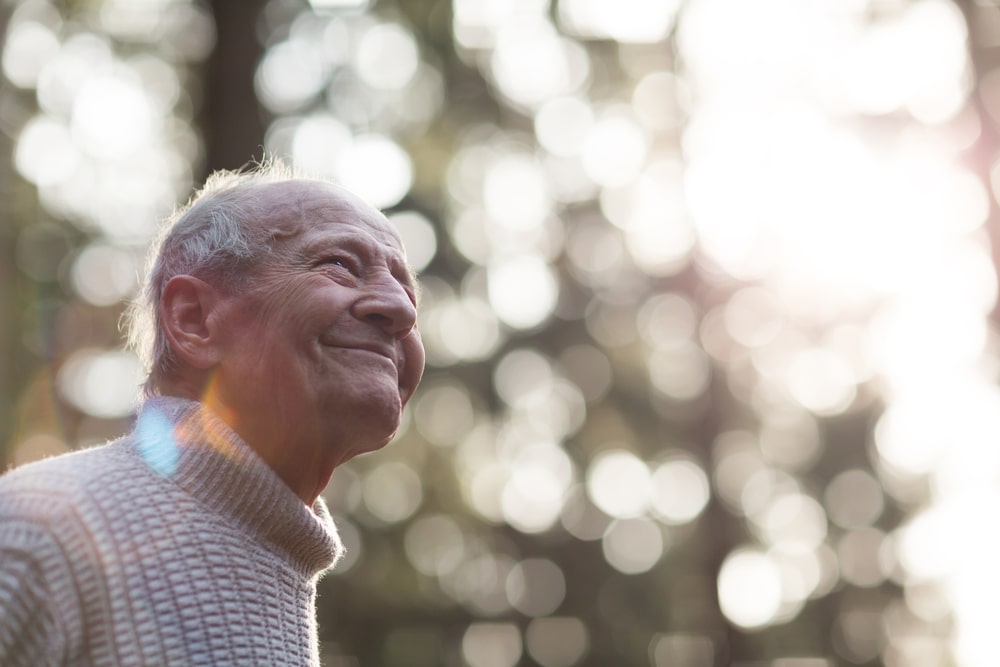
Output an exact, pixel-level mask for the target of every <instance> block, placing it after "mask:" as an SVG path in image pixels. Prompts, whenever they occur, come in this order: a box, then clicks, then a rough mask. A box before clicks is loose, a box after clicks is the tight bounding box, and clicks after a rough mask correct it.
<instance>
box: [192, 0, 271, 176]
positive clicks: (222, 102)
mask: <svg viewBox="0 0 1000 667" xmlns="http://www.w3.org/2000/svg"><path fill="white" fill-rule="evenodd" d="M265 4H266V0H212V2H211V7H212V12H213V14H214V16H215V25H216V32H217V35H218V36H217V38H216V45H215V50H214V51H213V53H212V55H211V57H210V58H209V60H208V63H207V65H206V71H205V86H204V88H203V92H202V94H203V96H204V98H203V105H202V118H201V122H202V129H203V132H204V141H205V165H204V166H205V168H206V169H207V171H208V172H211V171H214V170H216V169H237V168H239V167H242V166H243V165H245V164H246V163H247V162H250V161H251V160H252V159H254V158H259V157H260V156H261V154H262V152H263V148H262V147H263V144H264V129H265V121H264V118H263V111H262V110H261V109H260V105H259V104H258V103H257V95H256V93H255V91H254V83H253V77H254V71H255V70H256V68H257V63H258V61H259V60H260V57H261V54H262V53H263V45H262V44H261V43H260V40H259V39H258V38H257V21H258V17H259V16H260V12H261V9H262V8H263V7H264V5H265ZM196 176H197V175H196ZM197 180H201V179H200V178H198V179H197Z"/></svg>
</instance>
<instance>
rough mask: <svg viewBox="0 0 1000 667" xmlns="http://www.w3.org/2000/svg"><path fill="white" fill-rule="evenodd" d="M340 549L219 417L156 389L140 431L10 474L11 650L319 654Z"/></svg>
mask: <svg viewBox="0 0 1000 667" xmlns="http://www.w3.org/2000/svg"><path fill="white" fill-rule="evenodd" d="M342 551H343V547H342V545H341V541H340V538H339V537H338V535H337V531H336V528H335V527H334V525H333V522H332V520H331V518H330V514H329V512H328V511H327V508H326V505H325V504H324V502H323V500H322V499H319V500H317V501H316V503H315V504H314V505H313V506H312V507H311V508H310V507H307V506H306V505H305V504H304V503H302V501H301V500H300V499H299V498H298V497H297V496H296V495H295V494H294V493H293V492H292V490H291V489H290V488H289V487H288V486H287V485H286V484H285V483H284V482H282V481H281V479H280V478H278V476H277V475H276V474H275V473H274V471H273V470H271V468H270V467H269V466H268V465H267V464H265V463H264V462H263V461H262V460H261V459H260V458H259V457H258V456H257V455H256V454H255V453H254V451H253V450H252V449H251V448H250V447H249V446H248V445H247V444H246V443H245V442H243V441H242V440H241V439H240V438H239V437H238V436H237V435H236V434H235V433H234V432H233V431H232V430H231V429H230V428H229V427H228V426H227V425H226V424H225V423H224V422H223V421H222V420H221V419H218V418H217V417H215V416H214V415H213V414H211V413H210V412H209V411H208V410H207V409H206V408H205V407H204V406H202V405H201V404H200V403H197V402H194V401H188V400H184V399H179V398H168V397H156V398H153V399H150V400H149V401H147V402H146V403H145V405H144V406H143V407H142V410H141V411H140V412H139V415H138V418H137V420H136V426H135V429H134V430H133V431H132V432H131V433H130V434H129V435H127V436H125V437H123V438H121V439H119V440H116V441H114V442H111V443H109V444H106V445H102V446H99V447H95V448H92V449H87V450H83V451H78V452H74V453H71V454H66V455H63V456H58V457H54V458H50V459H47V460H44V461H39V462H37V463H31V464H27V465H23V466H21V467H19V468H16V469H14V470H12V471H10V472H8V473H6V474H4V475H2V476H0V666H2V667H46V666H49V665H52V666H56V665H58V666H61V667H62V666H65V667H70V666H72V667H131V666H133V665H135V666H137V667H190V666H199V665H211V666H213V667H229V666H233V667H235V666H240V667H244V666H250V667H254V666H265V665H266V666H267V667H282V666H288V667H292V666H294V667H303V666H310V665H319V651H318V645H317V643H318V642H317V630H316V621H315V618H316V615H315V614H316V612H315V600H316V582H317V580H318V578H319V576H320V575H321V574H322V573H324V572H325V571H327V570H328V569H330V568H331V567H332V566H333V565H334V564H335V562H336V560H337V559H338V558H339V557H340V555H341V553H342Z"/></svg>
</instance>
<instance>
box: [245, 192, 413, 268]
mask: <svg viewBox="0 0 1000 667" xmlns="http://www.w3.org/2000/svg"><path fill="white" fill-rule="evenodd" d="M259 195H260V197H259V206H260V209H261V210H260V213H261V215H260V220H259V223H260V224H264V225H266V226H267V227H268V228H269V229H270V231H271V232H272V233H273V234H274V237H275V238H276V239H283V240H288V241H293V240H295V239H302V240H305V238H306V237H310V236H315V235H320V234H324V233H331V232H337V231H348V230H350V231H352V232H357V233H361V234H364V235H366V236H371V237H372V238H373V239H374V240H375V241H377V242H378V243H380V244H382V245H385V246H388V247H392V248H395V249H396V250H399V251H400V252H401V253H403V252H404V249H403V243H402V241H401V240H400V238H399V234H398V233H397V232H396V229H395V227H393V225H392V223H390V222H389V220H388V219H387V218H386V217H385V215H383V214H382V212H381V211H379V210H378V209H376V208H374V207H373V206H371V205H370V204H368V203H367V202H365V201H364V200H363V199H361V198H360V197H358V196H357V195H355V194H354V193H353V192H351V191H349V190H346V189H344V188H341V187H339V186H336V185H333V184H332V183H324V182H321V181H306V180H301V181H285V182H281V183H270V184H267V185H264V186H262V187H261V190H260V193H259Z"/></svg>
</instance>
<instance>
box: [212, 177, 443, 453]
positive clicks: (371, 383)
mask: <svg viewBox="0 0 1000 667" xmlns="http://www.w3.org/2000/svg"><path fill="white" fill-rule="evenodd" d="M266 188H267V189H266V190H265V193H266V194H265V196H264V205H263V210H262V211H261V213H262V215H260V219H261V222H260V224H264V225H266V226H267V228H268V230H269V231H273V232H274V234H275V241H274V243H273V245H272V253H271V254H270V256H269V257H268V259H267V260H266V261H265V262H264V264H263V266H261V267H259V268H254V269H251V272H252V273H251V278H250V280H249V281H247V285H246V287H245V288H244V289H243V290H241V291H240V292H239V293H237V294H232V295H228V296H226V297H224V299H223V303H222V306H221V308H220V310H219V313H220V314H219V322H220V325H221V327H222V329H223V331H224V335H223V338H222V340H223V341H224V343H223V346H224V351H223V354H222V360H221V362H220V363H219V364H218V366H217V367H216V369H215V374H214V378H213V381H212V383H211V384H210V388H209V391H210V392H212V394H213V395H212V398H213V400H216V401H218V402H219V403H220V404H221V406H222V407H223V408H224V409H225V410H228V411H229V412H230V414H229V415H228V417H229V420H230V422H231V423H232V424H233V426H234V427H235V428H236V431H237V432H238V433H240V434H241V435H242V436H243V437H244V439H246V440H247V441H248V442H250V443H251V444H252V445H254V444H256V445H258V446H263V447H265V448H269V449H270V450H272V451H275V450H278V451H282V452H284V454H283V456H301V457H302V458H303V460H302V461H301V465H310V463H311V462H310V461H309V459H313V458H315V457H316V456H321V457H323V458H324V459H326V460H327V461H332V462H333V463H334V464H335V465H339V464H340V463H343V462H344V461H346V460H348V459H350V458H351V457H353V456H355V455H357V454H360V453H362V452H365V451H371V450H373V449H378V448H379V447H381V446H383V445H384V444H386V443H387V442H388V441H389V440H390V439H391V437H392V436H393V434H394V433H395V432H396V429H397V428H398V427H399V422H400V417H401V414H402V410H403V406H404V405H405V404H406V402H407V401H408V400H409V398H410V397H411V396H412V395H413V391H414V390H415V389H416V386H417V383H418V382H419V381H420V377H421V375H422V373H423V368H424V348H423V344H422V342H421V340H420V335H419V334H418V333H417V330H416V328H415V326H416V318H417V311H416V300H417V285H416V284H415V280H414V278H413V276H412V274H411V273H410V270H409V268H408V265H407V264H406V259H405V257H404V254H403V247H402V243H401V242H400V240H399V237H398V236H397V234H396V232H395V230H394V229H393V227H392V226H391V224H390V223H389V221H388V220H386V218H385V217H384V216H383V215H382V214H381V213H379V212H378V211H376V210H375V209H373V208H371V207H369V206H368V205H367V204H365V203H364V202H362V201H360V200H358V199H357V198H355V197H354V196H353V195H350V193H347V192H346V191H343V190H341V189H339V188H336V187H334V186H331V185H328V184H323V183H318V182H308V181H291V182H287V183H277V184H273V185H269V186H266Z"/></svg>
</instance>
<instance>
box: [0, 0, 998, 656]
mask: <svg viewBox="0 0 1000 667" xmlns="http://www.w3.org/2000/svg"><path fill="white" fill-rule="evenodd" d="M0 7H2V10H0V35H2V37H0V39H2V42H0V43H2V62H0V67H2V80H0V193H2V194H0V363H2V366H0V468H3V467H6V466H10V465H17V464H20V463H23V462H25V461H30V460H33V459H37V458H40V457H43V456H47V455H52V454H55V453H58V452H62V451H66V450H70V449H73V448H77V447H81V446H87V445H92V444H95V443H99V442H102V441H104V440H106V439H108V438H111V437H115V436H117V435H118V434H120V433H122V432H124V431H125V430H126V429H127V428H128V425H129V421H130V418H131V416H132V414H133V411H134V409H135V397H136V386H137V382H138V379H139V378H138V373H139V369H138V364H137V361H136V359H135V357H134V356H133V355H132V354H131V353H130V352H126V351H123V349H122V340H123V337H122V334H121V332H120V330H119V318H120V314H121V311H122V308H123V306H124V304H125V303H126V302H127V301H128V299H129V298H130V297H131V296H132V294H133V292H134V290H135V287H136V281H137V275H138V274H139V273H140V272H141V271H142V268H143V263H144V254H145V250H146V246H147V243H148V241H149V240H150V238H151V236H152V235H153V233H154V232H155V230H156V228H157V225H158V221H159V220H161V219H162V218H163V217H164V216H165V215H166V214H168V213H169V211H170V210H171V209H172V208H173V207H174V206H175V205H177V204H178V203H182V202H183V201H184V200H186V198H187V197H188V195H189V193H190V191H191V190H192V188H193V187H195V186H196V185H197V184H199V183H200V182H201V181H202V180H203V179H204V177H205V176H206V175H207V173H208V172H209V171H211V170H213V169H216V168H238V167H240V166H242V165H245V164H246V163H248V162H250V161H251V160H253V159H259V158H260V157H261V156H262V155H264V154H268V155H278V156H282V157H285V158H286V159H288V160H289V161H291V162H294V163H295V164H297V165H299V166H300V167H302V168H304V169H306V170H308V171H310V172H312V173H314V174H316V175H319V176H324V177H329V178H332V179H334V180H336V181H338V182H341V183H343V184H344V185H346V186H348V187H350V188H352V189H354V190H356V191H357V192H359V193H360V194H362V195H364V196H365V197H367V198H368V199H369V200H370V201H372V202H373V203H375V204H376V205H377V206H379V207H381V208H383V209H384V210H385V211H386V212H387V214H388V215H389V216H390V217H391V219H392V220H393V221H394V222H395V223H396V224H397V225H398V228H399V230H400V233H401V234H402V236H403V237H404V239H405V241H406V244H407V246H408V249H409V255H410V260H411V262H412V263H413V265H414V266H415V267H416V268H417V269H418V270H419V272H420V274H421V279H422V282H423V284H424V288H425V300H424V304H423V311H422V314H421V323H420V327H421V329H422V332H423V337H424V340H425V341H426V345H427V350H428V368H427V373H426V376H425V380H424V383H423V385H422V387H421V390H420V392H419V393H418V395H417V396H416V397H415V398H414V400H413V401H412V403H411V404H410V406H409V408H408V412H407V415H406V420H405V426H404V428H403V429H402V431H401V433H400V435H399V437H398V438H397V441H396V442H395V443H394V444H393V445H392V446H390V447H389V448H387V449H385V450H383V451H382V452H379V453H377V454H374V455H369V456H366V457H363V458H360V459H355V460H354V461H353V462H352V463H351V464H350V465H348V466H346V467H344V468H342V469H340V470H338V471H337V473H336V474H335V475H334V478H333V482H332V483H331V485H330V487H329V488H328V489H327V491H326V492H325V495H326V497H327V499H328V501H329V503H330V506H331V509H332V511H333V512H334V513H335V515H336V517H337V521H338V524H339V526H340V528H341V531H342V534H343V536H344V539H345V541H346V543H347V544H348V547H349V553H348V556H347V558H346V559H345V560H344V561H343V562H342V563H341V564H340V565H339V566H338V568H337V569H336V571H335V572H334V573H333V574H331V575H329V576H328V577H327V578H326V579H324V580H323V581H322V582H321V584H320V598H319V622H320V632H321V639H322V651H323V659H324V664H325V665H326V666H327V667H358V666H364V667H395V666H398V667H438V666H446V667H515V666H520V667H535V666H540V667H572V666H579V667H632V666H645V667H721V666H726V665H734V666H740V667H750V666H753V667H765V666H766V667H834V666H837V665H867V666H875V665H885V666H887V667H946V666H947V667H995V665H996V664H997V658H996V637H995V634H996V629H995V625H996V622H995V621H996V610H995V607H996V604H997V602H998V601H1000V570H998V563H1000V536H998V532H997V530H996V528H995V527H994V528H990V525H991V524H990V521H991V519H990V517H995V516H996V515H997V513H998V512H1000V394H998V391H997V386H996V378H997V374H998V371H1000V355H998V339H997V331H996V296H997V295H996V291H997V278H996V272H995V268H994V267H995V261H994V260H995V257H994V250H993V249H994V248H996V247H997V243H996V239H993V242H992V243H991V236H993V235H995V234H996V223H997V220H996V218H997V197H996V193H997V191H998V186H1000V169H997V168H995V166H994V162H995V160H996V159H997V157H998V155H1000V152H998V145H997V136H998V135H997V128H998V122H1000V67H998V65H1000V9H998V7H997V5H996V3H995V2H994V1H993V0H960V1H959V0H756V1H754V2H746V1H745V0H613V1H612V0H314V1H313V2H311V3H309V2H306V0H269V1H266V2H265V1H264V0H215V1H211V2H210V1H202V2H197V1H191V0H61V1H55V0H52V1H45V0H23V1H21V2H15V1H12V0H6V1H0ZM153 500H154V501H155V499H153Z"/></svg>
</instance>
